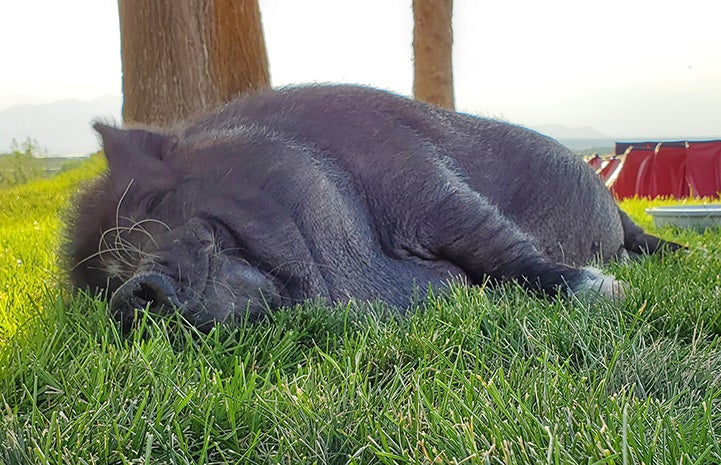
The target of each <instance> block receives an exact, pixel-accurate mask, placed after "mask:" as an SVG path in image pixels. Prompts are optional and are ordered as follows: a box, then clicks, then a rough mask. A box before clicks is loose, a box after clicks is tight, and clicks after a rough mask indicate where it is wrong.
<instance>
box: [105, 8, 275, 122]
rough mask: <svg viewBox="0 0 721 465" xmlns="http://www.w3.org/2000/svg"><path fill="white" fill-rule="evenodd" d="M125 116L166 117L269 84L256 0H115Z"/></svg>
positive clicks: (159, 119) (129, 119)
mask: <svg viewBox="0 0 721 465" xmlns="http://www.w3.org/2000/svg"><path fill="white" fill-rule="evenodd" d="M118 10H119V13H120V33H121V34H120V35H121V43H122V47H121V48H122V53H121V54H122V60H123V97H124V100H123V120H124V121H125V122H126V123H143V124H153V125H168V124H172V123H175V122H177V121H180V120H183V119H185V118H187V117H188V116H189V115H192V114H194V113H198V112H201V111H204V110H208V109H210V108H214V107H217V106H219V105H221V104H222V103H224V102H226V101H228V100H229V99H231V98H232V97H233V96H234V95H236V94H238V93H241V92H246V91H249V90H254V89H260V88H265V87H269V85H270V77H269V74H268V58H267V55H266V51H265V40H264V38H263V31H262V26H261V22H260V11H259V8H258V1H257V0H153V1H147V0H118Z"/></svg>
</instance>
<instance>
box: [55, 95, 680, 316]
mask: <svg viewBox="0 0 721 465" xmlns="http://www.w3.org/2000/svg"><path fill="white" fill-rule="evenodd" d="M95 128H96V130H97V131H98V132H99V133H100V135H101V136H102V141H103V147H104V150H105V156H106V157H107V160H108V164H109V172H108V173H107V174H106V175H105V176H104V177H102V178H101V179H100V180H99V181H97V182H96V183H95V184H94V185H93V186H92V187H91V188H89V189H88V190H87V191H85V192H84V193H83V194H82V196H81V197H80V199H79V202H78V204H77V210H76V213H75V218H74V220H73V221H72V223H71V226H70V229H69V244H68V258H69V266H70V267H71V268H70V276H71V279H72V281H73V283H74V285H75V286H77V287H79V288H89V289H91V290H95V289H102V290H105V291H107V293H108V295H111V296H112V298H111V300H110V307H111V310H112V311H113V313H114V314H115V315H116V316H117V317H118V318H119V319H120V320H121V321H122V323H123V325H124V327H125V328H126V329H128V328H130V327H131V326H132V325H131V323H132V315H133V313H134V310H135V309H137V308H144V307H146V306H149V307H150V308H151V310H156V311H168V310H172V309H176V310H178V311H180V312H182V314H183V315H184V317H185V318H187V319H188V320H189V321H190V322H192V323H193V324H195V325H196V326H198V327H199V328H202V329H207V328H208V327H210V325H212V324H213V323H214V322H223V321H224V322H228V321H230V322H232V321H237V320H238V319H242V318H246V317H249V318H257V317H258V316H259V315H262V314H263V313H264V312H266V311H267V310H268V309H273V308H275V307H279V306H288V305H293V304H296V303H298V302H302V301H304V300H307V299H316V298H320V299H324V300H326V301H327V302H329V303H333V302H347V301H348V300H363V301H366V300H368V301H384V302H387V303H389V304H391V305H394V306H398V307H399V308H403V307H407V306H408V305H409V304H410V303H411V301H412V299H413V296H417V295H418V293H419V291H420V293H421V294H422V293H423V291H424V290H427V289H428V287H429V285H431V286H439V285H443V284H444V283H446V282H447V281H448V280H449V279H454V278H459V279H465V280H467V281H468V282H470V283H482V282H484V281H485V280H486V279H489V278H490V279H491V280H493V281H496V280H503V279H513V280H516V281H517V282H519V283H521V284H522V285H524V286H526V287H528V288H529V289H538V290H541V291H543V292H545V293H549V294H553V293H557V292H561V293H577V292H581V291H586V290H589V289H592V290H596V291H598V292H600V293H601V294H605V295H614V294H615V293H616V292H618V291H619V283H618V282H616V281H615V280H614V279H613V277H611V276H605V275H602V274H600V273H599V272H597V271H596V270H594V269H592V268H581V267H583V266H584V265H586V264H587V263H588V262H589V261H591V260H594V259H596V258H600V259H606V260H607V259H610V258H613V257H621V256H625V255H626V253H627V251H633V252H640V251H642V250H649V251H655V250H657V249H659V248H660V247H661V246H662V245H664V244H668V245H669V247H670V248H676V247H677V246H676V245H675V244H672V243H666V242H664V241H662V240H660V239H658V238H656V237H653V236H650V235H647V234H645V233H644V232H643V231H642V230H641V229H640V228H639V227H638V226H636V225H635V224H633V223H632V221H631V220H630V219H629V218H628V217H627V216H626V215H625V214H624V213H623V212H621V211H620V210H619V209H618V207H617V206H616V204H615V203H614V201H613V198H612V197H611V195H610V194H609V192H608V191H607V190H606V188H605V187H604V185H603V184H602V183H601V181H600V180H599V178H598V176H596V174H595V173H594V172H593V171H592V170H591V169H590V168H589V167H588V166H586V164H585V163H584V162H583V161H582V160H581V158H580V157H578V156H577V155H575V154H573V153H571V152H570V151H569V150H567V149H566V148H564V147H563V146H562V145H560V144H558V143H556V142H554V141H553V140H551V139H549V138H547V137H544V136H542V135H540V134H537V133H535V132H533V131H530V130H527V129H524V128H521V127H517V126H513V125H511V124H507V123H503V122H498V121H493V120H488V119H481V118H476V117H473V116H468V115H464V114H458V113H453V112H450V111H446V110H442V109H439V108H435V107H432V106H429V105H425V104H423V103H419V102H415V101H412V100H409V99H406V98H402V97H399V96H396V95H393V94H390V93H386V92H382V91H378V90H373V89H369V88H363V87H353V86H312V87H297V88H287V89H282V90H277V91H275V90H269V91H265V92H260V93H256V94H253V95H248V96H244V97H241V98H238V99H237V100H234V101H232V102H230V103H229V104H227V105H226V106H225V107H223V108H222V109H221V110H220V111H217V112H215V113H212V114H210V115H207V116H205V117H202V118H200V119H197V120H194V121H192V122H190V123H188V124H186V125H183V126H182V127H180V128H177V129H174V130H168V131H159V132H155V131H150V130H145V129H118V128H114V127H109V126H105V125H101V124H96V126H95Z"/></svg>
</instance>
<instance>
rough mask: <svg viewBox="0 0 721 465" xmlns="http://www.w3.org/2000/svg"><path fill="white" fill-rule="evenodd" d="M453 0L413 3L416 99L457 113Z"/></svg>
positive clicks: (414, 90) (425, 0)
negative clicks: (454, 99)
mask: <svg viewBox="0 0 721 465" xmlns="http://www.w3.org/2000/svg"><path fill="white" fill-rule="evenodd" d="M452 16H453V0H413V18H414V28H413V55H414V71H415V72H414V80H413V95H414V96H415V98H416V100H422V101H424V102H428V103H432V104H434V105H438V106H439V107H443V108H448V109H451V110H452V109H453V108H454V103H453V56H452V49H453V26H452V24H451V18H452Z"/></svg>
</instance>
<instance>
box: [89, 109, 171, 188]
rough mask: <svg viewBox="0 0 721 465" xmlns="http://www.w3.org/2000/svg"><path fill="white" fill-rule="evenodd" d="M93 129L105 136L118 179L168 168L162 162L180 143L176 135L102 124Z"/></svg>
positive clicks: (155, 172)
mask: <svg viewBox="0 0 721 465" xmlns="http://www.w3.org/2000/svg"><path fill="white" fill-rule="evenodd" d="M93 129H95V130H96V131H97V132H98V134H100V137H101V138H102V142H103V150H104V152H105V158H106V159H107V160H108V166H109V167H110V173H111V175H112V176H113V178H116V180H117V181H118V182H126V181H130V180H131V179H137V178H142V177H144V176H147V175H148V174H150V173H153V174H155V175H157V174H160V173H159V171H160V172H162V171H164V170H167V169H168V168H167V167H163V163H162V161H163V159H164V158H166V157H167V156H168V154H169V153H170V152H171V151H172V150H173V148H174V147H175V145H176V143H177V138H176V137H174V136H169V135H166V134H158V133H155V132H151V131H146V130H143V129H120V128H116V127H112V126H107V125H105V124H102V123H95V124H94V125H93Z"/></svg>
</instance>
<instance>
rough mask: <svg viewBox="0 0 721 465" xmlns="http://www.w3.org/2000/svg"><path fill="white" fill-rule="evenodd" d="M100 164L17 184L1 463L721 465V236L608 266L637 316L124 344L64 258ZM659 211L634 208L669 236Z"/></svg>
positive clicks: (378, 310)
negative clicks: (68, 207) (71, 284)
mask: <svg viewBox="0 0 721 465" xmlns="http://www.w3.org/2000/svg"><path fill="white" fill-rule="evenodd" d="M102 166H103V164H102V161H101V160H99V159H94V160H92V161H90V162H89V163H88V164H86V165H83V166H81V167H80V168H76V169H74V170H71V171H68V172H65V173H62V174H60V175H58V176H57V177H55V178H53V179H51V180H42V181H35V182H31V183H29V184H26V185H23V186H19V187H14V188H11V189H4V190H0V283H2V284H0V285H1V286H2V287H1V288H0V411H1V413H0V462H1V463H6V464H15V463H17V464H25V463H40V464H105V463H112V464H131V463H132V464H145V463H147V464H163V463H166V464H186V463H187V464H191V463H192V464H211V463H239V464H240V463H284V464H298V463H388V464H390V463H517V464H527V463H554V464H556V463H583V464H602V463H614V464H615V463H618V464H626V463H645V464H652V463H658V464H666V463H674V464H681V463H682V464H702V463H708V464H711V463H721V446H720V445H719V443H721V337H720V335H721V305H720V304H719V302H720V301H721V276H720V273H721V231H719V230H713V231H708V232H706V233H704V234H698V233H693V232H689V231H681V230H674V229H663V230H661V231H656V232H658V233H660V234H661V235H662V236H664V237H666V238H670V239H675V240H678V241H681V242H684V243H686V244H688V245H689V246H690V251H689V252H687V253H679V254H676V255H668V256H664V257H657V256H654V257H646V258H643V259H642V260H640V261H636V262H632V263H629V264H611V265H609V268H610V271H611V272H613V273H615V274H616V275H617V276H619V277H621V278H622V279H624V280H626V281H628V282H629V283H630V291H629V295H628V298H627V299H626V301H625V302H623V303H622V304H614V303H611V302H606V301H596V302H588V301H576V300H569V299H557V300H548V299H542V298H538V297H535V296H532V295H529V294H527V293H525V292H523V291H522V290H520V289H519V288H518V287H516V286H514V285H511V284H508V285H505V286H502V287H498V288H482V287H472V288H469V287H462V286H458V287H455V288H453V289H452V291H451V292H448V293H446V294H444V295H437V296H434V297H431V298H429V299H428V301H426V302H425V303H423V304H422V305H421V306H419V307H418V308H414V309H412V310H411V311H409V312H408V313H407V314H405V315H398V314H397V313H395V312H393V310H392V309H386V308H383V307H382V306H377V305H376V306H372V305H349V306H340V307H333V308H328V307H326V306H324V305H322V304H315V305H311V304H308V305H304V306H301V307H297V308H292V309H287V310H282V311H279V312H278V313H276V314H275V315H273V317H272V318H270V319H268V320H267V321H263V322H261V323H259V324H256V325H248V326H243V327H240V328H235V329H230V328H224V327H217V328H216V329H214V330H213V331H211V332H210V334H208V335H201V334H198V333H196V332H194V331H193V330H192V329H191V328H188V327H185V326H183V325H182V324H181V323H179V322H177V321H175V319H174V318H172V317H168V318H165V319H163V318H154V317H146V319H145V321H144V331H142V333H143V337H140V336H139V334H140V332H136V333H135V334H134V335H133V336H131V337H128V338H124V337H122V336H120V335H119V334H118V331H117V329H116V327H115V325H114V324H113V323H112V321H111V320H110V319H109V318H108V316H107V314H106V309H105V304H104V302H103V301H101V300H98V299H95V298H93V296H86V295H77V296H70V295H68V294H67V291H63V290H62V289H63V278H62V276H61V275H60V274H59V273H58V267H57V264H56V262H55V258H54V257H55V254H56V252H57V248H58V243H59V237H60V235H59V228H60V219H59V214H58V212H59V211H61V210H62V208H63V206H64V205H65V204H66V202H67V201H68V198H69V195H70V194H71V193H72V192H74V191H75V190H76V189H77V185H78V183H79V182H81V181H82V180H84V179H87V178H88V177H90V176H92V175H94V174H96V173H98V172H99V171H100V170H102ZM661 203H664V202H663V201H656V202H653V203H652V204H653V205H656V204H661ZM650 204H651V203H649V202H647V201H644V200H632V201H627V202H624V203H623V205H622V206H623V208H624V209H625V210H626V211H628V212H629V213H630V214H631V215H632V216H633V217H634V218H635V219H636V220H637V221H639V222H640V223H641V224H643V225H644V226H645V227H646V228H647V229H651V230H653V227H652V225H651V224H650V219H649V218H648V217H647V216H646V215H645V213H644V211H643V209H644V208H645V207H646V206H648V205H650Z"/></svg>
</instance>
